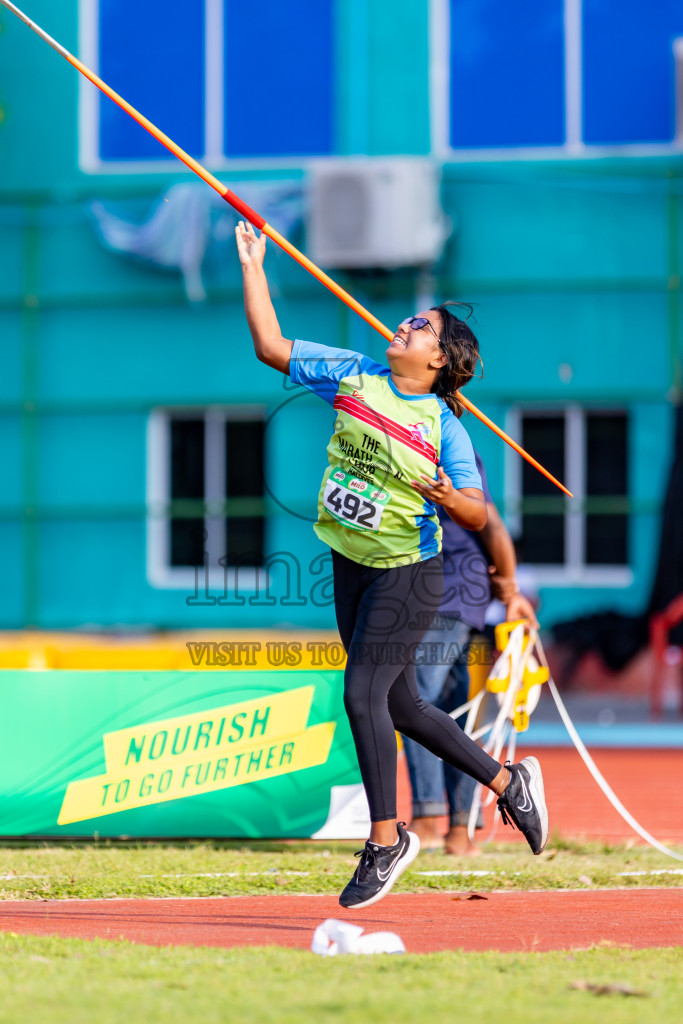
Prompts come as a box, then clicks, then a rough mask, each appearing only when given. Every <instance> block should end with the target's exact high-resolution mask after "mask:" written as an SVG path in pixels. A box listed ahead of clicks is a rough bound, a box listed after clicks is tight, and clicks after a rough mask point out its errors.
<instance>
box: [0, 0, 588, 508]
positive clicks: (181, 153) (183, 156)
mask: <svg viewBox="0 0 683 1024" xmlns="http://www.w3.org/2000/svg"><path fill="white" fill-rule="evenodd" d="M0 4H2V5H3V7H6V8H7V9H8V10H9V11H11V12H12V14H16V16H17V18H19V19H20V20H21V21H23V22H24V24H25V25H28V27H29V28H30V29H32V30H33V31H34V32H35V33H36V35H38V36H40V38H41V39H43V40H44V41H45V42H46V43H47V44H48V45H49V46H51V47H52V49H53V50H56V51H57V53H60V54H61V55H62V57H65V58H66V60H68V62H69V64H72V65H73V66H74V67H75V68H76V70H77V71H80V72H81V74H82V75H84V76H85V77H86V78H87V79H88V81H90V82H92V84H93V85H95V86H97V88H98V89H99V90H100V91H101V92H103V93H104V94H105V96H108V97H109V99H111V100H113V101H114V103H116V104H117V106H119V107H121V109H122V110H125V112H126V113H127V114H130V116H131V117H132V118H133V120H134V121H137V123H138V124H139V125H141V126H142V127H143V128H144V129H146V131H148V132H149V134H150V135H153V136H154V138H155V139H156V140H157V141H158V142H160V143H161V145H162V146H165V147H166V149H168V150H170V152H171V153H173V154H174V156H177V157H178V159H179V160H181V161H182V162H183V163H184V164H185V165H186V166H187V167H189V168H190V170H191V171H194V173H195V174H197V175H198V176H199V177H200V178H201V179H202V180H203V181H205V182H206V183H207V185H210V186H211V188H213V189H215V190H216V192H218V194H219V196H222V198H223V199H225V201H226V202H227V203H229V204H230V206H232V207H233V208H234V209H235V210H237V212H238V213H240V214H241V215H242V216H243V217H246V219H247V220H248V221H250V222H251V223H252V224H254V225H255V226H256V227H257V228H258V229H259V231H262V232H263V233H264V235H267V236H268V238H271V239H272V240H273V241H274V242H276V243H277V244H278V245H279V246H280V248H281V249H284V250H285V252H288V253H289V255H290V256H292V257H293V258H294V259H295V260H296V261H297V263H300V264H301V266H302V267H304V268H305V269H306V270H308V271H309V272H310V273H311V274H313V277H316V278H317V279H318V281H320V282H321V283H322V284H324V285H325V287H326V288H329V289H330V291H331V292H333V293H334V294H335V295H336V296H337V298H339V299H341V300H342V302H345V303H346V305H347V306H349V307H350V308H351V309H353V310H354V312H356V313H358V315H359V316H361V317H362V318H363V320H365V321H366V322H367V323H369V324H370V326H371V327H374V328H375V330H376V331H379V333H380V334H382V335H384V337H385V338H386V339H387V341H391V340H392V338H393V337H394V333H393V331H390V330H389V328H388V327H385V326H384V324H383V323H381V321H379V320H378V319H377V317H375V316H373V315H372V313H371V312H370V311H369V310H367V309H366V308H365V307H364V306H361V304H360V302H357V301H356V300H355V299H354V298H353V296H352V295H349V293H348V292H347V291H345V290H344V289H343V288H342V287H341V286H340V285H338V284H337V283H336V281H333V280H332V278H331V277H328V275H327V274H326V273H324V271H322V270H320V268H319V267H316V265H315V263H312V262H311V260H309V259H308V257H306V256H304V254H303V253H302V252H300V251H299V250H298V249H297V248H295V247H294V246H293V245H292V244H291V242H288V241H287V239H286V238H284V237H283V236H282V235H281V234H280V232H279V231H276V230H275V228H274V227H272V226H271V225H270V224H268V222H267V221H266V220H264V218H263V217H262V216H261V215H260V214H259V213H257V212H256V210H252V208H251V207H250V206H247V204H246V203H245V202H243V201H242V200H241V199H240V198H239V196H236V195H235V193H234V192H231V191H230V189H229V188H228V187H227V185H224V184H223V183H222V182H221V181H219V180H218V178H216V177H214V175H213V174H211V172H210V171H207V169H206V168H205V167H202V165H201V164H200V163H198V162H197V160H195V159H193V157H191V156H190V155H189V153H186V152H185V150H184V149H181V148H180V146H178V145H177V143H175V142H174V141H173V139H169V137H168V135H165V134H164V133H163V132H162V131H161V130H160V129H159V128H157V127H156V125H153V124H152V122H151V121H148V120H147V118H146V117H145V116H144V115H143V114H141V113H140V112H139V111H137V110H136V109H135V107H133V106H131V105H130V103H128V102H127V101H126V100H124V99H123V97H122V96H119V94H118V93H117V92H115V91H114V89H112V88H111V86H109V85H107V83H106V82H103V81H102V79H101V78H99V77H98V75H96V74H95V72H94V71H91V70H90V68H88V67H86V66H85V64H83V63H82V62H81V61H80V60H79V59H78V57H74V55H73V54H72V53H69V51H68V50H67V49H65V47H63V46H62V45H61V44H60V43H58V42H57V40H56V39H53V38H52V36H50V35H48V33H47V32H45V30H44V29H42V28H41V27H40V25H36V23H35V21H31V19H30V18H29V17H28V15H26V14H24V12H23V11H21V10H19V8H18V7H17V6H16V5H15V4H13V3H11V2H10V0H0ZM456 394H457V396H458V398H459V399H460V401H461V402H462V404H463V405H464V406H465V408H466V409H468V410H469V411H470V412H471V413H472V414H473V415H474V416H476V417H477V419H480V420H481V422H482V423H484V424H485V425H486V426H487V427H489V428H490V429H491V430H492V431H493V432H494V434H497V435H498V437H500V438H502V439H503V441H505V442H506V443H507V444H509V445H510V447H511V448H514V450H515V451H516V452H517V453H518V454H519V455H521V456H522V458H523V459H526V461H527V462H529V463H530V464H531V465H532V466H534V467H535V469H537V470H538V471H539V472H540V473H542V474H543V476H545V477H547V478H548V480H550V481H551V483H553V484H555V486H556V487H559V488H560V490H561V491H564V493H565V494H568V495H569V497H570V498H573V497H574V495H573V494H572V493H571V491H568V490H567V488H566V487H565V486H564V484H561V483H560V481H559V480H557V479H556V478H555V477H554V476H553V475H552V473H549V472H548V470H547V469H544V467H543V466H542V465H541V464H540V462H537V461H536V459H534V458H533V456H531V455H529V453H528V452H526V451H525V450H524V449H523V448H522V447H521V446H520V445H518V444H517V442H516V441H513V439H512V438H511V437H510V436H509V435H508V434H506V433H505V431H504V430H501V428H500V427H498V426H496V424H495V423H494V422H493V420H490V419H489V418H488V416H486V415H485V414H484V413H483V412H481V411H480V410H479V409H477V407H476V405H473V404H472V402H470V400H469V399H468V398H465V396H464V395H463V394H462V393H461V392H460V391H458V392H456Z"/></svg>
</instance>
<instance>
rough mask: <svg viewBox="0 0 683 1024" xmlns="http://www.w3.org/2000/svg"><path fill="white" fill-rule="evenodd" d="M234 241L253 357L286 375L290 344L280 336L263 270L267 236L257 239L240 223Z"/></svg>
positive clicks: (251, 229)
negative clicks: (252, 344)
mask: <svg viewBox="0 0 683 1024" xmlns="http://www.w3.org/2000/svg"><path fill="white" fill-rule="evenodd" d="M235 238H236V240H237V253H238V255H239V258H240V263H241V264H242V286H243V288H244V312H245V313H246V316H247V323H248V324H249V330H250V331H251V336H252V338H253V341H254V351H255V352H256V358H257V359H259V360H260V361H261V362H262V363H266V365H267V366H272V367H273V369H274V370H280V371H281V373H289V360H290V357H291V355H292V342H291V341H289V340H288V339H287V338H283V337H282V331H281V330H280V325H279V323H278V320H277V316H276V315H275V309H274V308H273V303H272V302H271V299H270V292H269V290H268V282H267V280H266V274H265V271H264V269H263V257H264V256H265V252H266V236H265V235H264V234H263V233H261V237H260V238H257V237H256V234H255V232H254V229H253V227H252V226H251V224H245V223H244V221H240V222H239V224H238V225H237V227H236V228H235Z"/></svg>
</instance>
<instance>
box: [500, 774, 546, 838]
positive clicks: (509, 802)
mask: <svg viewBox="0 0 683 1024" xmlns="http://www.w3.org/2000/svg"><path fill="white" fill-rule="evenodd" d="M505 767H506V768H507V770H508V771H509V772H510V776H511V777H510V781H509V783H508V785H507V787H506V789H505V792H504V793H503V795H502V796H499V797H498V807H499V809H500V816H501V818H502V819H503V824H504V825H512V827H513V828H514V826H515V825H516V826H517V828H518V829H519V831H520V832H521V833H522V835H523V836H524V838H525V839H526V841H527V843H528V844H529V846H530V847H531V849H532V852H533V853H535V854H539V853H542V852H543V847H544V846H545V844H546V842H547V840H548V808H547V807H546V805H545V796H544V795H543V776H542V774H541V766H540V764H539V763H538V761H537V760H536V758H535V757H525V758H524V760H523V761H520V762H519V764H510V762H509V761H506V762H505Z"/></svg>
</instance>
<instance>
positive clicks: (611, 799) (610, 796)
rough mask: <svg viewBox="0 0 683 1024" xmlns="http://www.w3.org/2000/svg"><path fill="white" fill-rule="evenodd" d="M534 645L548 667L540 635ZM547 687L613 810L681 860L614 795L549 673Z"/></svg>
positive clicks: (663, 850)
mask: <svg viewBox="0 0 683 1024" xmlns="http://www.w3.org/2000/svg"><path fill="white" fill-rule="evenodd" d="M536 646H537V648H538V653H539V656H540V659H541V663H542V664H543V665H544V666H545V668H548V662H547V660H546V656H545V651H544V650H543V646H542V644H541V640H540V637H537V638H536ZM548 687H549V689H550V692H551V693H552V695H553V700H554V701H555V706H556V707H557V710H558V711H559V713H560V718H561V719H562V721H563V722H564V725H565V728H566V730H567V732H568V733H569V736H570V739H571V741H572V743H573V744H574V746H575V747H576V749H577V751H578V753H579V756H580V757H581V760H582V761H583V763H584V764H585V765H586V768H587V769H588V771H589V772H590V773H591V775H592V776H593V778H594V780H595V781H596V782H597V784H598V786H599V787H600V789H601V790H602V792H603V793H604V794H605V796H606V797H607V799H608V800H609V802H610V803H611V804H612V807H614V809H615V811H617V812H618V813H619V814H620V815H621V817H622V818H623V819H624V821H625V822H626V823H627V824H628V825H630V826H631V828H632V829H633V831H634V832H637V833H638V835H639V836H640V837H641V838H642V839H644V840H645V842H646V843H649V844H650V846H654V848H655V849H656V850H659V851H660V853H665V854H666V856H667V857H673V858H674V860H680V861H683V856H681V854H679V853H676V852H675V851H674V850H670V849H669V847H668V846H665V845H664V843H660V842H659V840H658V839H655V837H654V836H652V835H650V833H649V832H648V831H647V829H644V828H643V826H642V825H641V824H640V823H639V822H637V821H636V819H635V818H634V817H633V815H632V814H631V813H630V812H629V811H627V809H626V808H625V807H624V805H623V804H622V802H621V800H620V799H619V797H618V796H617V795H616V793H615V792H614V790H613V789H612V787H611V786H610V784H609V783H608V782H607V779H606V778H605V777H604V775H603V774H602V772H601V771H600V769H599V768H598V766H597V765H596V763H595V761H594V760H593V758H592V757H591V756H590V754H589V753H588V750H587V749H586V746H585V744H584V742H583V740H582V739H581V737H580V736H579V734H578V732H577V731H576V728H575V726H574V723H573V722H572V720H571V718H570V717H569V712H568V711H567V709H566V707H565V706H564V701H563V700H562V698H561V697H560V694H559V691H558V689H557V686H556V685H555V681H554V680H553V677H552V675H549V677H548Z"/></svg>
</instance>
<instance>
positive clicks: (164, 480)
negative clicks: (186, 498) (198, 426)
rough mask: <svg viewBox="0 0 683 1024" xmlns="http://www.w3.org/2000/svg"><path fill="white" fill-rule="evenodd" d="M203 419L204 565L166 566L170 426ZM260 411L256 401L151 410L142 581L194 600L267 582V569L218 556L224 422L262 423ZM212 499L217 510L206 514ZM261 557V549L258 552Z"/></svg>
mask: <svg viewBox="0 0 683 1024" xmlns="http://www.w3.org/2000/svg"><path fill="white" fill-rule="evenodd" d="M183 418H185V419H199V418H201V419H203V420H204V424H205V433H204V480H205V500H206V503H207V510H206V512H207V514H206V516H205V518H204V526H205V529H206V531H207V535H208V536H207V541H206V548H205V550H206V553H207V556H208V557H207V559H206V563H205V565H204V568H203V569H202V568H201V567H193V566H172V565H171V559H170V552H171V529H170V524H171V519H170V517H169V516H168V515H166V510H167V509H168V506H169V504H170V501H171V459H170V424H171V420H177V419H183ZM265 419H266V409H265V406H260V405H258V406H257V405H249V406H247V405H245V406H234V405H231V406H177V407H175V408H169V407H167V408H163V409H153V410H152V411H151V412H150V415H149V418H148V421H147V482H146V492H147V581H148V583H149V584H150V585H151V586H153V587H155V588H156V589H159V590H185V591H187V593H188V595H192V594H197V595H198V597H197V601H196V603H198V604H202V603H215V601H210V602H207V601H202V594H203V595H204V596H205V597H206V596H208V594H209V592H210V593H211V594H212V595H213V597H214V599H215V598H216V597H220V596H221V595H222V594H223V593H224V592H225V591H226V590H227V591H228V592H229V593H231V594H236V593H237V592H238V591H239V593H240V594H244V593H245V592H246V593H248V592H251V591H255V592H257V593H262V592H264V591H265V589H266V588H267V585H268V579H269V576H268V572H267V571H266V569H260V568H257V567H253V566H243V567H239V568H237V569H233V568H229V569H228V568H223V567H222V566H221V564H220V562H219V559H220V558H222V557H224V555H225V528H224V522H225V516H224V515H223V514H221V512H220V509H221V506H222V503H223V501H224V499H225V497H226V493H225V461H226V460H225V424H226V423H227V422H232V421H235V420H243V421H244V420H255V421H258V422H265ZM212 503H215V507H216V510H217V514H214V515H212V514H211V512H212V509H211V505H212ZM264 559H265V553H264Z"/></svg>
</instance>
